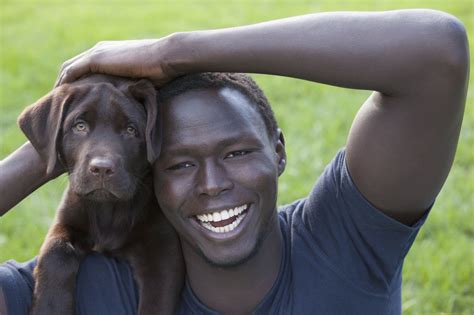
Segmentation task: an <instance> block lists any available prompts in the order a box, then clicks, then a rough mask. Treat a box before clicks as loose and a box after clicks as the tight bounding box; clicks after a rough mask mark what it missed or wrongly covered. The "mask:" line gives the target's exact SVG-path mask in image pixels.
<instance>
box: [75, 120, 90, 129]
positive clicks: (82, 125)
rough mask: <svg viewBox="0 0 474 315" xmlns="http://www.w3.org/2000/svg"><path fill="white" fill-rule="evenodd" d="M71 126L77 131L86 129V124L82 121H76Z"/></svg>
mask: <svg viewBox="0 0 474 315" xmlns="http://www.w3.org/2000/svg"><path fill="white" fill-rule="evenodd" d="M72 128H73V129H74V130H75V131H78V132H86V131H87V129H88V126H87V124H86V123H85V122H84V121H78V122H77V123H75V124H74V126H73V127H72Z"/></svg>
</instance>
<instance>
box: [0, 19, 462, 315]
mask: <svg viewBox="0 0 474 315" xmlns="http://www.w3.org/2000/svg"><path fill="white" fill-rule="evenodd" d="M468 68H469V61H468V48H467V40H466V35H465V31H464V29H463V27H462V25H461V24H460V23H459V21H458V20H456V19H455V18H453V17H451V16H449V15H446V14H443V13H440V12H436V11H429V10H406V11H390V12H377V13H352V12H344V13H323V14H313V15H307V16H300V17H294V18H289V19H284V20H277V21H271V22H267V23H261V24H256V25H251V26H245V27H238V28H231V29H223V30H213V31H199V32H190V33H179V34H173V35H171V36H169V37H166V38H163V39H160V40H144V41H125V42H104V43H99V44H98V45H96V46H95V47H94V48H92V49H91V50H89V51H87V52H85V53H83V54H81V55H79V56H77V57H75V58H73V59H71V60H70V61H68V62H66V63H65V64H64V65H63V69H62V71H61V73H60V76H59V78H58V82H57V84H63V83H68V82H72V81H74V80H75V79H77V78H78V77H80V76H82V75H84V74H87V73H90V72H99V73H107V74H113V75H120V76H128V77H145V78H148V79H150V80H152V81H153V82H154V83H155V84H156V85H157V87H162V91H163V92H162V93H163V94H164V95H166V93H165V92H166V91H168V92H169V93H168V94H169V97H165V96H163V99H162V100H161V102H160V109H161V111H162V117H163V122H164V126H163V138H162V142H163V143H162V155H161V156H160V158H159V160H158V161H157V163H156V164H155V165H154V177H155V193H156V196H157V198H158V201H159V203H160V206H161V207H162V209H163V211H164V213H165V214H166V216H167V218H168V220H169V221H170V222H171V224H172V225H173V226H174V227H175V229H176V231H177V232H178V234H179V236H180V239H181V242H182V250H183V254H184V258H185V264H186V268H187V279H186V285H185V289H184V290H183V293H182V303H181V306H180V313H182V314H192V313H195V314H203V313H204V314H215V313H222V314H250V313H255V314H274V313H282V314H290V313H293V314H347V313H350V314H392V313H400V312H401V305H400V304H401V298H400V296H401V293H400V291H401V269H402V263H403V258H404V256H405V255H406V253H407V251H408V249H409V247H410V246H411V244H412V242H413V240H414V238H415V236H416V233H417V232H418V230H419V228H420V226H421V224H422V223H423V222H424V220H425V218H426V215H427V213H428V210H429V209H430V207H431V206H432V204H433V202H434V200H435V197H436V195H437V194H438V192H439V190H440V189H441V187H442V185H443V183H444V181H445V179H446V176H447V174H448V172H449V169H450V167H451V164H452V161H453V158H454V153H455V149H456V144H457V139H458V136H459V130H460V126H461V122H462V115H463V111H464V103H465V96H466V89H467V74H468ZM200 72H253V73H267V74H275V75H284V76H290V77H296V78H300V79H306V80H310V81H314V82H320V83H326V84H332V85H336V86H342V87H348V88H357V89H367V90H373V91H374V92H373V93H372V95H371V96H370V97H369V99H368V100H367V101H366V102H365V103H364V104H363V105H362V107H361V109H360V111H359V113H358V114H357V116H356V118H355V120H354V123H353V126H352V129H351V132H350V134H349V138H348V142H347V146H346V149H345V150H342V151H340V152H339V153H338V154H337V155H336V157H335V159H334V160H333V161H332V162H331V163H330V165H328V167H327V168H326V170H325V171H324V173H323V174H322V175H321V177H320V179H319V180H318V182H317V183H316V185H315V186H314V188H313V189H312V191H311V192H310V194H309V196H308V198H306V199H303V200H299V201H296V202H295V203H293V204H291V205H288V206H284V207H282V209H280V210H281V211H280V212H279V213H278V212H277V211H276V195H277V194H276V192H277V178H278V176H279V175H280V174H281V173H282V172H283V170H284V167H285V163H286V156H285V150H284V138H283V134H282V132H281V131H280V130H279V129H278V128H277V126H276V124H273V123H272V122H271V120H272V119H271V117H272V116H271V114H270V113H268V112H265V110H264V109H263V108H264V107H265V106H266V105H265V104H264V101H263V103H260V101H261V99H259V98H258V97H256V95H259V91H258V89H257V88H256V87H255V86H254V85H253V83H252V82H251V81H249V80H248V78H246V77H240V76H239V75H231V74H221V75H213V74H195V75H191V76H185V77H183V78H179V79H177V80H175V81H172V82H170V81H171V80H172V79H174V78H176V77H179V76H181V75H186V74H190V73H200ZM222 81H225V82H227V83H225V84H220V85H219V84H218V83H216V84H214V83H215V82H222ZM244 81H245V82H247V83H244ZM168 82H170V83H169V84H168V85H165V83H168ZM190 82H191V83H190ZM206 82H207V83H206ZM185 86H187V88H182V87H185ZM173 91H174V92H173ZM176 91H177V92H176ZM269 117H270V118H269ZM32 161H35V162H40V161H39V158H38V156H37V154H36V153H35V152H34V150H33V149H32V148H31V146H29V145H28V144H27V145H25V146H24V147H22V148H20V149H19V150H18V151H17V152H15V153H13V154H12V155H11V156H10V157H9V158H7V159H6V160H5V161H3V162H2V163H3V164H2V166H1V170H2V174H5V175H2V179H1V181H0V190H1V191H2V192H8V194H3V193H2V195H3V196H8V198H6V199H5V200H4V201H2V204H1V205H0V206H1V207H0V208H1V209H2V212H5V211H6V210H7V209H9V208H10V207H12V206H13V205H14V204H16V203H17V202H18V201H19V200H21V198H23V197H24V196H25V195H26V194H28V193H30V192H31V191H33V190H34V189H35V188H36V187H38V186H39V185H41V184H42V183H43V182H45V181H47V180H49V179H50V178H48V177H46V176H44V175H43V174H44V169H42V170H41V169H40V170H38V169H37V168H34V167H32V166H31V164H30V163H31V162H32ZM25 172H26V173H27V174H29V175H30V176H29V178H32V181H31V183H28V184H26V183H18V181H16V179H17V178H18V177H19V176H20V174H24V173H25ZM60 172H61V171H60V170H58V172H57V173H60ZM55 175H57V174H55ZM32 266H34V261H33V262H30V263H29V264H26V265H17V264H9V265H5V266H3V269H0V283H2V286H3V291H4V295H5V296H6V305H7V307H8V308H10V310H11V309H13V310H25V309H26V307H27V306H24V305H25V304H28V298H29V295H28V294H31V292H30V291H29V290H31V288H29V286H31V278H30V275H29V274H30V272H31V268H32ZM77 281H78V286H77V302H78V310H79V311H80V312H81V313H97V314H99V313H101V314H103V313H113V314H118V313H129V312H133V311H134V310H136V299H137V296H136V291H135V290H134V285H133V280H132V278H131V274H130V271H129V269H128V267H127V265H126V264H124V263H122V262H117V261H115V260H111V259H107V258H104V257H103V256H98V255H93V256H90V257H89V258H88V259H87V260H86V261H85V262H84V263H83V265H82V267H81V271H80V274H79V277H78V280H77ZM97 296H101V299H100V300H98V299H97ZM94 298H95V300H94V301H95V302H91V300H92V299H94ZM21 303H23V304H21ZM0 305H1V303H0ZM22 305H23V306H22Z"/></svg>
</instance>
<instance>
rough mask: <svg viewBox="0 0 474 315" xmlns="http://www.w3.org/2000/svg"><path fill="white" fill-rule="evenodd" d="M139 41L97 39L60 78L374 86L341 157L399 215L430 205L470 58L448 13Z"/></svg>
mask: <svg viewBox="0 0 474 315" xmlns="http://www.w3.org/2000/svg"><path fill="white" fill-rule="evenodd" d="M130 43H133V44H130ZM127 45H128V48H129V49H127ZM139 46H140V44H139V42H137V41H133V42H129V44H126V43H120V42H118V43H102V44H99V45H98V46H97V47H95V48H93V49H92V50H90V51H89V52H87V53H84V54H82V55H80V56H78V57H76V58H73V59H72V60H71V61H68V62H66V63H65V65H64V67H63V71H62V72H61V74H60V78H59V83H62V82H69V81H71V80H73V79H74V78H76V77H78V76H80V75H82V74H84V73H87V72H90V71H92V72H106V73H110V74H116V75H121V74H122V75H128V76H135V77H139V76H145V77H149V78H151V79H152V80H154V82H156V83H157V84H160V83H162V82H166V81H167V80H169V79H171V78H172V77H174V76H177V75H180V74H185V73H190V72H204V71H218V72H252V73H266V74H276V75H283V76H290V77H295V78H300V79H306V80H311V81H314V82H320V83H325V84H331V85H336V86H341V87H348V88H356V89H366V90H373V91H376V92H374V93H373V94H372V96H371V97H370V98H369V99H368V100H367V101H366V102H365V104H364V105H363V106H362V108H361V110H360V112H359V114H358V115H357V117H356V119H355V121H354V124H353V127H352V130H351V133H350V135H349V140H348V143H347V163H348V167H349V171H350V173H351V176H352V177H353V180H354V182H355V184H356V186H357V187H358V188H359V190H360V191H361V192H362V194H363V195H364V196H365V197H366V198H367V199H368V200H369V201H370V202H371V203H372V204H374V205H375V206H376V207H378V208H379V209H381V210H382V211H383V212H385V213H386V214H388V215H389V216H391V217H393V218H395V219H397V220H399V221H401V222H404V223H407V224H410V223H412V222H413V221H415V220H416V219H417V218H419V217H420V216H421V214H422V213H423V212H424V211H425V210H426V209H427V208H428V207H429V206H430V204H431V203H432V202H433V200H434V198H435V196H436V195H437V193H438V192H439V190H440V188H441V186H442V185H443V183H444V181H445V179H446V176H447V174H448V172H449V169H450V167H451V165H452V161H453V157H454V153H455V149H456V144H457V139H458V136H459V130H460V126H461V122H462V115H463V110H464V103H465V95H466V90H467V77H468V67H469V65H468V64H469V61H468V48H467V39H466V34H465V31H464V28H463V26H462V25H461V23H460V22H459V21H458V20H457V19H455V18H453V17H452V16H450V15H447V14H444V13H441V12H437V11H431V10H402V11H388V12H376V13H366V12H363V13H353V12H338V13H322V14H312V15H306V16H300V17H294V18H289V19H283V20H276V21H271V22H266V23H260V24H256V25H250V26H244V27H237V28H230V29H222V30H212V31H198V32H190V33H178V34H174V35H172V36H170V37H168V38H165V39H162V40H158V41H156V42H155V44H154V45H153V44H151V42H150V41H143V45H142V47H141V48H137V47H139ZM142 56H148V58H144V57H142ZM150 56H153V58H150Z"/></svg>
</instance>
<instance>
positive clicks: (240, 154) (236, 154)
mask: <svg viewBox="0 0 474 315" xmlns="http://www.w3.org/2000/svg"><path fill="white" fill-rule="evenodd" d="M250 152H251V151H249V150H239V151H233V152H230V153H229V154H227V155H226V157H225V158H226V159H227V158H234V157H238V156H243V155H247V154H249V153H250Z"/></svg>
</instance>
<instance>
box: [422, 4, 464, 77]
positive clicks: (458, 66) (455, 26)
mask: <svg viewBox="0 0 474 315" xmlns="http://www.w3.org/2000/svg"><path fill="white" fill-rule="evenodd" d="M432 14H433V15H434V16H433V18H432V21H433V25H431V26H429V27H431V31H430V33H431V34H432V38H433V53H434V54H433V55H434V57H435V58H434V61H435V65H434V66H435V67H437V68H438V69H439V70H440V71H442V73H443V75H445V76H447V78H448V79H450V80H453V81H455V82H456V83H458V84H459V83H463V82H465V81H466V80H467V76H468V73H469V45H468V40H467V34H466V29H465V27H464V25H463V23H462V22H461V21H460V20H459V19H457V18H456V17H454V16H452V15H450V14H447V13H443V12H439V11H432Z"/></svg>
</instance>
